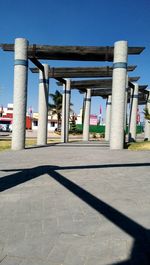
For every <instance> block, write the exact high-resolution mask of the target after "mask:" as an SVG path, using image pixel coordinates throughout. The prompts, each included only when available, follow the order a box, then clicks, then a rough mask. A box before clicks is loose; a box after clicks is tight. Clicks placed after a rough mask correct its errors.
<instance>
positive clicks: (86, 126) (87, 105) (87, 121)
mask: <svg viewBox="0 0 150 265" xmlns="http://www.w3.org/2000/svg"><path fill="white" fill-rule="evenodd" d="M90 111H91V89H89V88H88V89H87V93H86V98H85V113H84V124H83V141H89V126H90Z"/></svg>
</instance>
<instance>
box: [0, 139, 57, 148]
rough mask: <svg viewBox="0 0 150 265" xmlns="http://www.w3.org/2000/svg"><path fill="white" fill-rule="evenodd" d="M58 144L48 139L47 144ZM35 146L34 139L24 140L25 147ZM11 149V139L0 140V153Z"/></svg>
mask: <svg viewBox="0 0 150 265" xmlns="http://www.w3.org/2000/svg"><path fill="white" fill-rule="evenodd" d="M55 142H59V140H57V139H55V140H53V139H48V140H47V143H48V144H50V143H55ZM35 145H37V140H36V139H35V138H30V139H26V142H25V146H26V147H29V146H35ZM9 149H11V139H0V151H4V150H9Z"/></svg>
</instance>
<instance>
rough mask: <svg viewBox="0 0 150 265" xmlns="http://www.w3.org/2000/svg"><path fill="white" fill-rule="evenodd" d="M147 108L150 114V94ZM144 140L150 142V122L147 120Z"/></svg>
mask: <svg viewBox="0 0 150 265" xmlns="http://www.w3.org/2000/svg"><path fill="white" fill-rule="evenodd" d="M146 108H147V109H148V112H149V113H150V92H149V96H148V100H147V104H146ZM144 133H145V135H144V140H145V141H146V140H147V141H150V121H148V120H146V119H145V128H144Z"/></svg>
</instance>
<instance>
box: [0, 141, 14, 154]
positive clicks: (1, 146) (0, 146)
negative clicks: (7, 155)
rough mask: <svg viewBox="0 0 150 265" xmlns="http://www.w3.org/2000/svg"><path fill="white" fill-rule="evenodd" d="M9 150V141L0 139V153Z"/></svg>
mask: <svg viewBox="0 0 150 265" xmlns="http://www.w3.org/2000/svg"><path fill="white" fill-rule="evenodd" d="M10 148H11V140H9V139H4V140H1V139H0V151H3V150H7V149H10Z"/></svg>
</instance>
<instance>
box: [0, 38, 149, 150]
mask: <svg viewBox="0 0 150 265" xmlns="http://www.w3.org/2000/svg"><path fill="white" fill-rule="evenodd" d="M0 47H1V48H2V49H3V50H4V51H12V52H13V51H14V52H15V67H14V118H13V134H12V149H13V150H21V149H24V148H25V115H26V106H27V73H28V72H27V69H28V59H30V60H31V61H32V62H33V63H34V64H35V65H36V67H38V68H39V69H40V71H41V74H40V80H39V83H40V85H39V90H40V95H41V96H40V99H39V103H40V106H41V107H40V111H39V118H40V120H41V126H40V128H41V129H40V130H41V131H42V127H45V128H46V124H47V119H46V117H47V102H48V84H49V76H48V75H49V68H48V65H42V64H41V63H40V62H39V61H38V60H39V59H43V60H72V61H109V62H112V61H113V84H112V90H113V92H112V97H113V99H112V101H113V105H112V106H114V107H113V108H112V128H113V130H112V131H113V132H114V135H112V139H111V144H110V148H111V149H122V148H123V140H122V119H123V116H124V102H125V99H124V92H125V88H126V74H127V57H128V54H129V55H131V54H132V55H133V54H135V55H137V54H140V53H141V52H142V51H143V50H144V48H143V47H128V44H127V41H117V42H115V44H114V47H110V46H98V47H95V46H94V47H88V46H49V45H36V44H33V45H29V42H28V41H27V39H24V38H17V39H16V40H15V44H1V45H0ZM116 105H117V106H118V113H119V115H118V117H117V118H116V117H114V113H115V112H116V109H115V106H116ZM41 111H42V112H43V111H44V115H43V117H41V116H42V115H41ZM114 129H115V130H114ZM44 130H45V129H44ZM120 132H121V134H120ZM118 135H120V136H119V139H118ZM43 143H44V144H45V143H46V133H45V132H44V131H43V132H42V133H41V132H40V133H39V141H38V144H43Z"/></svg>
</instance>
